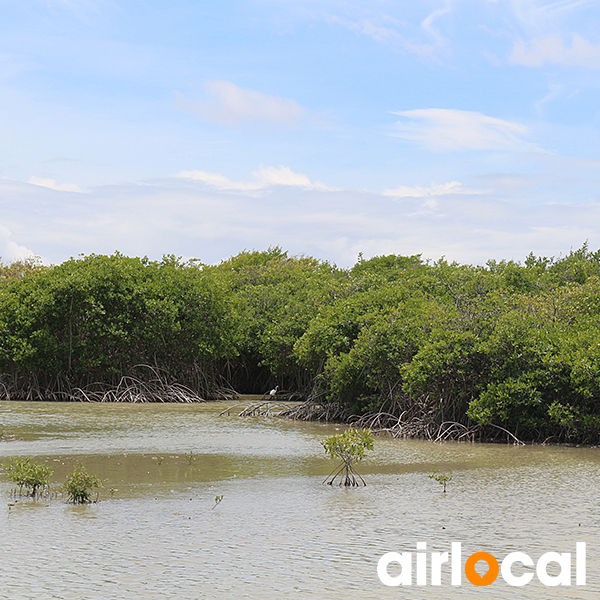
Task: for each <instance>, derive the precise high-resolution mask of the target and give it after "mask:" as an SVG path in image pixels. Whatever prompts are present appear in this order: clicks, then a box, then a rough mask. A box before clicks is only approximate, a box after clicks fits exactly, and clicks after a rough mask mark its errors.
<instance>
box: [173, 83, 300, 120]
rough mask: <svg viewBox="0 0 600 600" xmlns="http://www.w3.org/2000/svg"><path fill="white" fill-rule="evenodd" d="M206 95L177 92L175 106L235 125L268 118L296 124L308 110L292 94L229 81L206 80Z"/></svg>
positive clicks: (205, 117)
mask: <svg viewBox="0 0 600 600" xmlns="http://www.w3.org/2000/svg"><path fill="white" fill-rule="evenodd" d="M204 92H205V98H204V99H203V100H200V101H197V100H191V99H189V98H186V97H185V96H184V95H183V94H181V93H179V92H178V93H177V96H176V99H175V108H176V109H178V110H181V111H182V112H188V113H191V114H194V115H196V116H198V117H200V118H202V119H205V120H207V121H214V122H217V123H221V124H222V125H228V126H236V125H240V124H245V123H249V122H256V121H258V122H271V123H277V124H280V125H296V124H297V123H298V121H299V120H300V118H302V117H304V116H307V115H308V111H307V110H306V109H305V108H303V107H302V106H300V105H299V104H298V103H297V102H296V101H295V100H293V99H292V98H281V97H279V96H271V95H269V94H264V93H262V92H258V91H256V90H252V89H250V88H242V87H239V86H238V85H236V84H235V83H233V82H231V81H207V82H205V84H204Z"/></svg>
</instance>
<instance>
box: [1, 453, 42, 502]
mask: <svg viewBox="0 0 600 600" xmlns="http://www.w3.org/2000/svg"><path fill="white" fill-rule="evenodd" d="M3 467H4V469H5V472H6V475H7V477H8V478H9V479H10V481H12V482H13V483H16V484H17V485H18V486H19V489H20V491H21V492H22V490H23V488H25V490H26V493H27V495H28V496H31V497H32V498H35V496H36V495H37V494H38V493H39V491H40V490H43V489H44V488H45V487H47V486H48V484H49V483H50V477H52V473H53V471H52V469H51V468H50V467H49V466H47V465H43V464H41V463H36V462H32V460H31V457H30V456H25V457H24V458H19V457H18V456H16V457H14V458H11V459H9V462H8V463H6V464H4V465H3Z"/></svg>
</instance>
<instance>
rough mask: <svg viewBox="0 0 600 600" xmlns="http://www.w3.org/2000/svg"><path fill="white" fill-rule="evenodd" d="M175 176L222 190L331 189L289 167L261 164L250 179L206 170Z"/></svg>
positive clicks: (181, 173) (182, 172)
mask: <svg viewBox="0 0 600 600" xmlns="http://www.w3.org/2000/svg"><path fill="white" fill-rule="evenodd" d="M177 177H179V178H183V179H191V180H193V181H202V182H203V183H206V184H208V185H210V186H213V187H216V188H217V189H219V190H224V191H236V192H258V191H260V190H264V189H266V188H269V187H273V186H278V185H282V186H289V187H299V188H304V189H307V190H323V191H324V190H331V189H333V188H329V187H327V186H326V185H325V184H323V183H321V182H320V181H315V182H312V181H311V180H310V179H309V178H308V177H307V176H306V175H303V174H302V173H295V172H294V171H292V170H291V169H290V168H289V167H284V166H280V167H265V166H263V165H261V166H260V167H259V168H258V170H257V171H254V172H253V173H252V181H232V180H231V179H229V178H227V177H225V175H222V174H221V173H211V172H208V171H197V170H192V171H181V172H180V173H178V174H177Z"/></svg>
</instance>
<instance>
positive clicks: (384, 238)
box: [0, 158, 600, 266]
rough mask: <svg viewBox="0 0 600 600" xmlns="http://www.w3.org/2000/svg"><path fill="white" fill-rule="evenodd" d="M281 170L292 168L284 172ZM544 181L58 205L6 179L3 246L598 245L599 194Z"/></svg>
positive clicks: (213, 255) (223, 252) (142, 190)
mask: <svg viewBox="0 0 600 600" xmlns="http://www.w3.org/2000/svg"><path fill="white" fill-rule="evenodd" d="M552 160H553V161H554V160H555V159H553V158H552ZM556 160H558V159H556ZM265 171H266V172H267V173H268V170H267V169H264V170H263V172H265ZM275 171H278V172H281V173H282V174H281V176H282V177H284V175H283V173H284V172H285V171H281V170H280V169H276V170H275ZM557 171H558V169H557ZM257 172H259V171H257ZM596 172H597V171H596ZM567 173H571V171H567ZM269 177H270V175H265V180H269ZM277 177H279V175H277ZM546 178H547V174H540V175H539V176H538V177H537V182H536V181H532V182H530V183H529V184H528V185H526V186H525V187H526V188H527V189H525V190H522V191H523V193H522V194H521V193H516V194H515V193H510V190H509V189H508V188H507V187H506V186H504V187H502V186H500V185H497V184H494V183H493V182H491V181H489V182H488V181H486V182H485V185H486V186H488V184H491V185H489V187H492V188H494V189H493V190H492V191H491V192H489V193H486V194H485V195H479V196H476V195H473V194H469V193H466V194H465V193H464V191H465V190H464V188H463V187H462V186H460V187H459V185H458V184H456V183H455V182H452V181H450V182H448V183H444V184H440V185H439V187H438V186H436V185H431V186H423V187H422V188H420V187H419V186H415V187H414V188H412V189H414V190H416V191H417V192H418V191H419V190H420V191H421V194H422V195H421V196H418V197H414V196H413V197H403V199H402V201H401V202H398V201H397V199H396V198H395V197H392V196H385V195H383V194H381V193H379V194H377V193H374V192H364V191H356V190H345V191H339V192H337V193H321V192H320V191H318V190H315V189H309V188H307V187H301V186H289V185H287V186H286V185H280V186H279V187H278V188H277V193H273V194H258V195H257V196H256V197H253V198H248V197H247V195H245V194H231V193H230V192H229V191H228V190H223V191H220V190H219V189H218V188H217V187H216V186H211V187H212V189H203V188H202V187H201V186H192V185H189V184H186V182H184V180H182V179H177V178H173V179H170V180H161V181H154V182H149V184H146V185H122V186H107V187H102V188H96V189H93V190H92V191H91V192H90V193H89V194H84V195H81V196H74V195H70V196H67V197H65V198H64V199H63V200H62V201H61V202H59V203H57V202H54V201H53V200H54V199H55V198H54V195H55V192H53V191H52V190H50V189H48V188H44V187H39V186H32V185H27V184H19V183H18V182H14V181H7V180H2V179H0V213H1V214H2V223H3V225H4V227H5V228H6V229H2V228H0V253H1V254H2V255H3V256H6V257H8V258H10V259H12V258H15V257H17V256H18V255H19V254H21V255H24V254H26V253H27V254H29V253H30V252H29V250H28V249H29V248H33V249H34V251H35V253H36V254H40V255H41V256H42V257H43V258H44V260H45V261H46V262H53V263H56V262H61V261H63V260H65V259H67V258H68V257H69V256H74V255H77V254H78V253H85V254H89V253H91V252H95V253H103V254H104V253H112V252H114V251H115V249H118V250H119V251H121V252H123V253H125V254H128V255H137V256H144V255H148V256H149V257H151V258H152V259H154V258H160V256H161V255H162V254H165V253H173V254H176V255H184V256H189V257H197V258H199V259H201V260H202V261H204V262H207V263H214V262H216V261H218V260H220V259H222V258H227V257H228V256H231V255H233V254H236V253H237V252H239V251H241V250H242V249H244V248H257V249H263V248H267V247H268V246H272V245H280V246H282V247H283V248H285V249H286V250H289V251H290V252H291V253H297V254H302V253H305V254H310V255H313V256H317V257H320V258H325V259H328V260H331V261H334V262H336V263H337V264H339V265H341V266H348V265H351V264H352V263H353V262H354V261H355V260H356V255H357V254H358V252H359V251H361V250H362V251H363V252H364V253H365V256H368V255H373V254H381V253H399V254H417V253H422V254H423V256H424V257H427V258H433V259H436V258H438V257H440V256H441V255H445V256H446V257H448V259H449V260H458V261H462V262H468V263H477V262H479V263H482V262H485V261H486V260H487V259H489V258H496V259H501V258H515V259H521V260H522V259H523V258H524V257H525V256H526V255H527V254H528V253H529V252H530V251H534V252H535V253H536V254H541V255H547V256H551V255H557V254H559V253H560V252H561V251H562V252H565V251H568V249H569V248H570V247H571V246H572V247H574V248H576V247H579V246H580V245H581V243H582V242H583V241H584V240H586V239H589V242H590V246H591V247H593V248H597V247H599V246H600V228H599V227H598V225H597V224H598V223H600V203H599V202H594V201H587V200H582V197H583V196H584V194H579V195H578V199H574V198H573V197H571V199H572V201H571V202H569V203H563V204H559V203H557V202H554V203H551V202H549V201H548V196H549V194H548V190H547V189H546V188H544V189H542V190H539V189H538V188H539V184H540V183H543V182H544V180H545V179H546ZM284 179H285V177H284ZM213 181H214V180H213ZM221 181H222V180H221ZM561 186H562V187H561ZM465 187H466V186H465ZM522 187H523V186H520V188H522ZM551 187H552V190H553V194H551V195H550V198H552V197H554V198H560V197H564V196H565V195H566V194H564V193H563V192H564V190H569V189H571V187H572V184H571V179H570V177H567V178H566V179H565V178H563V179H560V178H558V179H556V178H555V179H553V180H552V182H551ZM595 187H596V189H598V188H597V185H596V186H595ZM555 189H558V191H555ZM458 190H462V192H460V191H458ZM536 190H537V191H536ZM444 191H446V192H447V193H445V194H444V193H443V192H444ZM413 193H414V192H413ZM428 194H430V196H428ZM435 194H442V197H443V203H442V202H441V201H440V209H436V207H435V206H434V207H433V208H432V206H431V205H432V203H433V201H435V200H436V199H439V198H440V195H435ZM507 198H509V199H510V200H507ZM532 198H533V200H532ZM599 201H600V199H599Z"/></svg>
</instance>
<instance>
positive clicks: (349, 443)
mask: <svg viewBox="0 0 600 600" xmlns="http://www.w3.org/2000/svg"><path fill="white" fill-rule="evenodd" d="M321 445H322V446H323V448H324V449H325V452H326V454H328V455H329V456H330V457H331V458H337V459H340V460H341V463H340V464H339V465H338V467H336V469H335V470H334V471H332V473H331V474H330V475H329V476H328V477H327V479H326V480H325V481H326V482H327V483H328V484H329V485H332V484H333V482H334V481H335V479H336V478H337V477H338V476H339V477H340V485H344V486H346V487H350V486H357V485H359V480H360V482H361V483H363V484H364V485H366V483H365V481H364V479H363V478H362V477H361V476H360V475H358V473H356V471H355V470H354V466H353V464H354V463H355V462H357V461H360V460H362V459H363V458H364V456H365V453H366V452H367V450H373V437H372V435H371V430H370V429H353V428H350V429H346V431H344V433H339V434H336V435H332V436H329V437H328V438H327V439H325V440H323V441H322V442H321Z"/></svg>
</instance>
